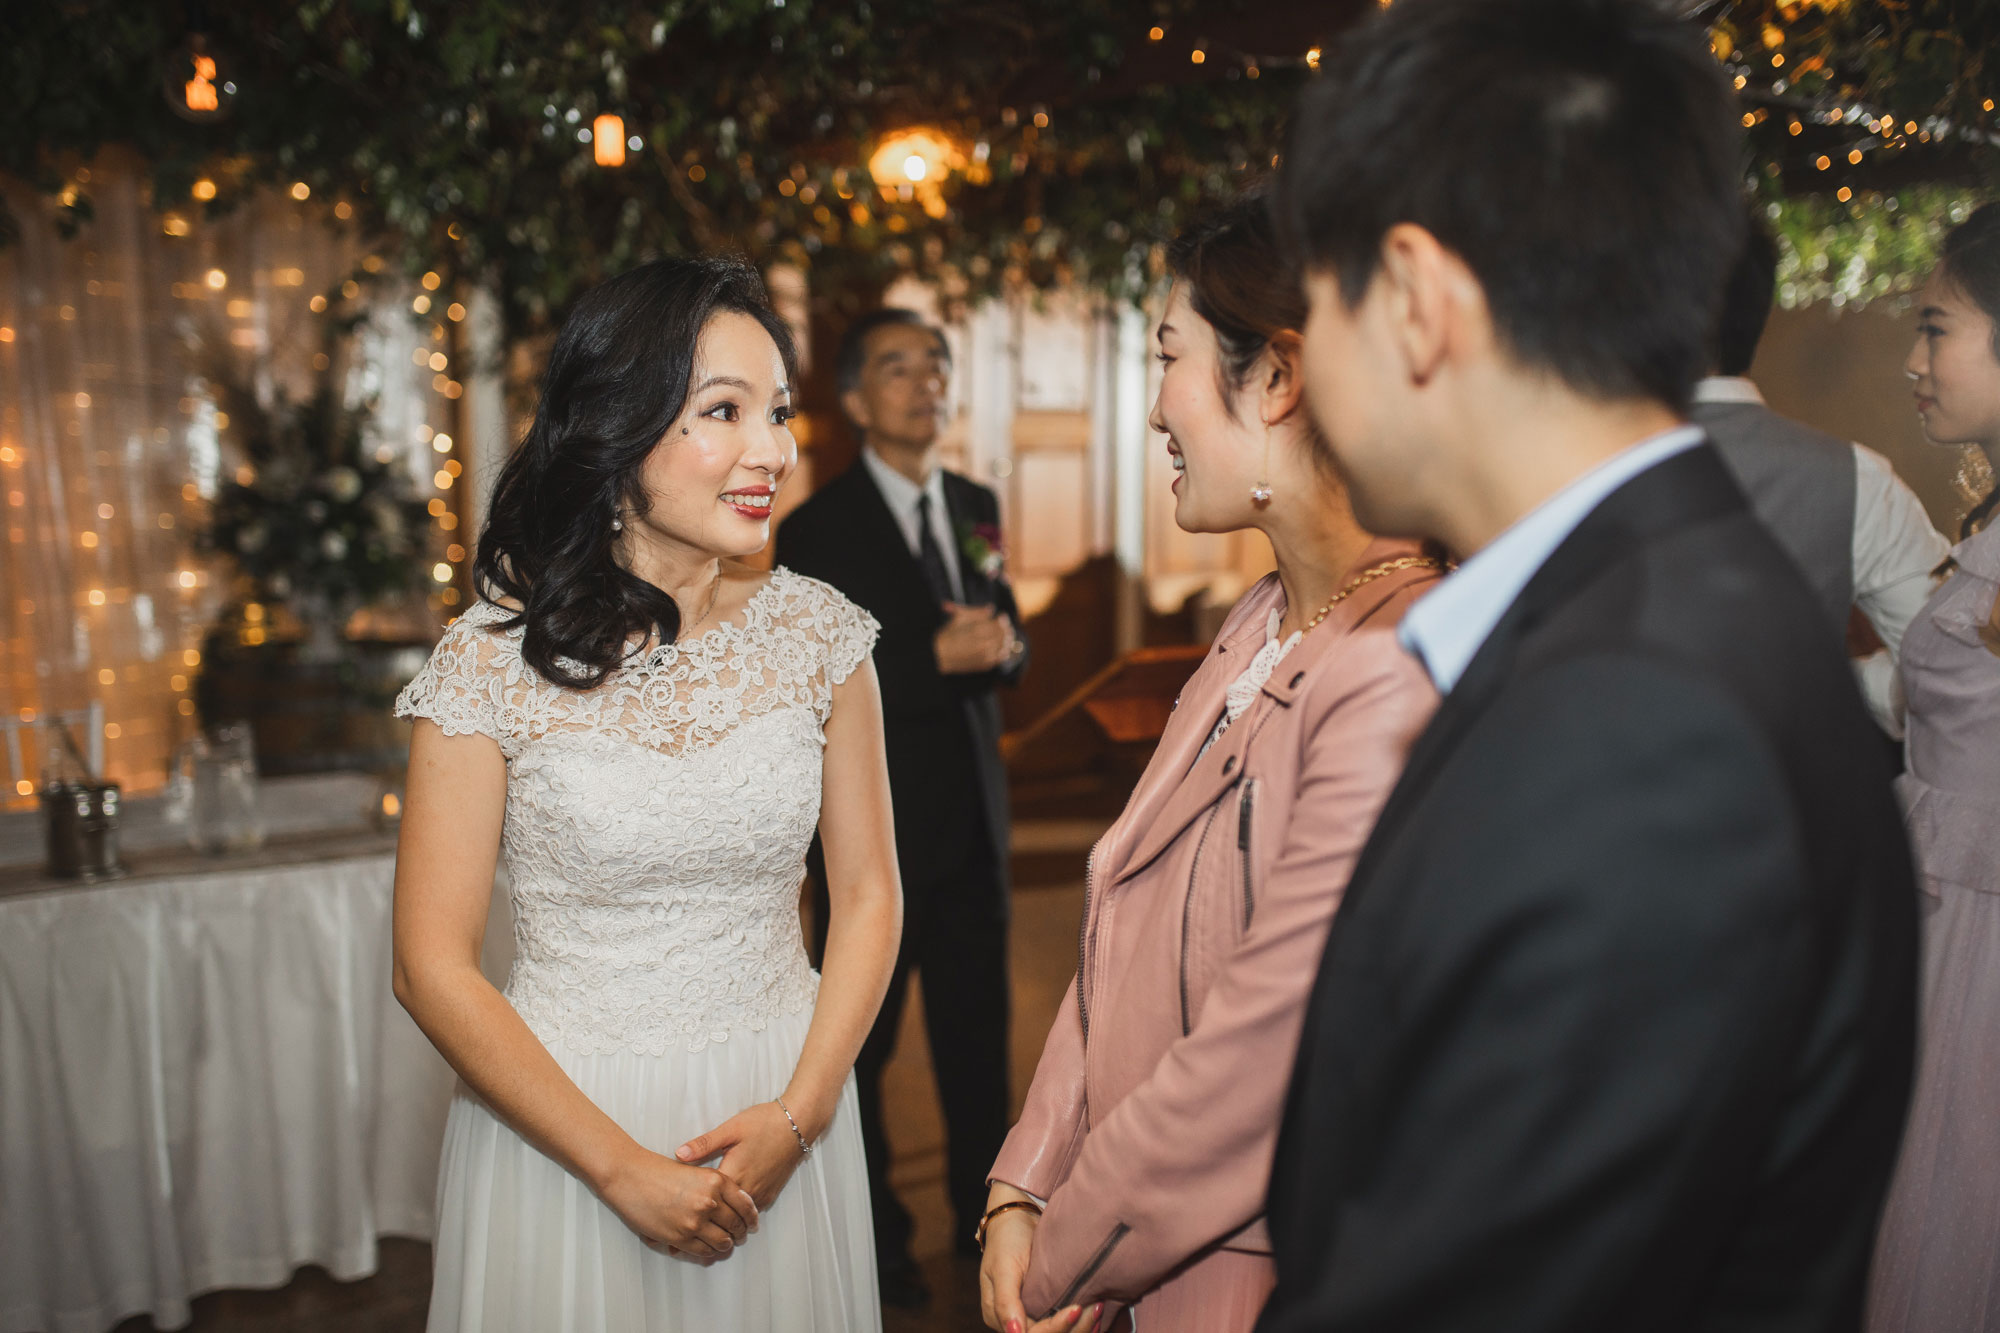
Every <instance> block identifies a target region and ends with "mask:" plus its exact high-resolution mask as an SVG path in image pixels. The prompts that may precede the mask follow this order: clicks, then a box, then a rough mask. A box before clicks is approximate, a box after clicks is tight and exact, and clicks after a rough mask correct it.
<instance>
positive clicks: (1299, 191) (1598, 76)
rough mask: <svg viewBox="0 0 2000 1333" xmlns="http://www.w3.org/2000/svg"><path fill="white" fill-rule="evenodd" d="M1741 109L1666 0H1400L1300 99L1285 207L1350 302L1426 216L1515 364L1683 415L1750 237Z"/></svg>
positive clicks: (1281, 200) (1305, 244)
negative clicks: (1470, 278) (1394, 240)
mask: <svg viewBox="0 0 2000 1333" xmlns="http://www.w3.org/2000/svg"><path fill="white" fill-rule="evenodd" d="M1738 114H1739V113H1738V111H1737V109H1736V104H1735V97H1734V94H1733V93H1732V91H1731V90H1730V87H1729V84H1728V83H1727V81H1726V80H1725V78H1724V77H1723V74H1722V71H1721V67H1720V65H1719V64H1718V63H1717V62H1716V60H1715V57H1714V56H1713V55H1712V54H1710V52H1709V49H1708V44H1707V42H1706V40H1705V39H1704V37H1703V34H1702V33H1701V31H1700V30H1699V29H1698V28H1697V27H1695V26H1694V25H1693V24H1692V23H1688V22H1684V21H1682V20H1680V19H1678V18H1676V17H1675V16H1674V15H1672V14H1671V13H1670V12H1669V11H1668V10H1666V9H1665V8H1664V7H1663V6H1662V5H1661V4H1659V3H1657V0H1398V3H1396V4H1395V5H1393V6H1391V7H1390V8H1388V9H1386V10H1384V11H1382V12H1381V13H1380V14H1379V15H1378V16H1376V17H1375V18H1373V19H1371V20H1370V21H1369V22H1367V23H1365V24H1364V25H1363V26H1362V27H1360V28H1359V29H1357V30H1356V31H1355V32H1354V33H1353V34H1352V35H1351V36H1350V37H1349V39H1348V41H1347V43H1346V44H1345V45H1344V46H1343V47H1342V48H1341V50H1340V51H1339V52H1338V53H1337V55H1336V57H1335V58H1334V59H1333V60H1332V61H1331V62H1330V63H1329V65H1328V67H1327V68H1326V69H1325V71H1324V72H1323V73H1322V74H1321V75H1320V77H1319V78H1318V79H1317V80H1316V81H1315V82H1314V85H1313V87H1312V88H1310V89H1309V90H1308V91H1307V93H1306V95H1305V97H1304V99H1303V100H1302V101H1301V104H1300V107H1299V111H1298V120H1297V123H1296V125H1295V126H1294V129H1293V131H1292V140H1291V144H1290V147H1289V150H1288V152H1287V153H1286V159H1285V166H1284V173H1283V177H1282V181H1281V188H1280V191H1279V194H1278V200H1277V208H1278V222H1279V226H1280V230H1281V232H1282V233H1283V234H1284V235H1285V236H1286V238H1287V241H1288V243H1289V244H1290V245H1291V246H1292V247H1293V248H1294V250H1295V252H1296V253H1297V255H1298V257H1299V259H1300V261H1301V263H1302V264H1303V266H1304V267H1306V268H1307V269H1308V270H1311V269H1329V268H1330V269H1331V270H1332V271H1333V272H1334V273H1335V275H1336V276H1337V277H1338V278H1339V280H1340V285H1341V291H1342V293H1343V295H1344V296H1345V298H1346V299H1347V301H1348V302H1349V303H1350V304H1352V303H1355V302H1358V301H1359V300H1360V299H1361V297H1362V296H1363V295H1364V294H1365V293H1366V291H1367V290H1368V286H1369V283H1370V281H1371V280H1372V279H1373V277H1374V275H1375V272H1376V269H1377V266H1378V264H1379V262H1380V257H1381V246H1382V239H1383V237H1384V236H1385V235H1386V234H1387V233H1388V231H1389V229H1390V228H1391V227H1393V226H1395V225H1396V224H1398V223H1401V222H1410V223H1414V224H1416V225H1418V226H1421V227H1423V228H1424V229H1425V230H1427V231H1429V232H1430V233H1431V234H1432V235H1433V236H1435V237H1436V238H1437V239H1438V241H1439V242H1440V243H1442V244H1443V245H1445V246H1446V247H1448V248H1449V249H1450V250H1452V251H1453V252H1454V253H1455V254H1457V255H1458V256H1459V257H1460V258H1461V259H1463V260H1464V261H1465V263H1466V264H1467V265H1468V266H1469V267H1470V268H1471V269H1472V271H1473V273H1474V274H1475V275H1477V277H1478V279H1479V281H1480V284H1481V285H1482V286H1483V287H1484V289H1485V293H1486V300H1487V304H1488V305H1489V307H1490V308H1491V309H1492V312H1493V318H1494V321H1495V324H1496V326H1497V327H1498V330H1499V333H1500V336H1501V337H1502V338H1504V339H1505V340H1506V342H1507V344H1508V346H1509V349H1510V351H1511V352H1512V353H1513V355H1515V356H1516V357H1518V358H1520V359H1521V360H1522V361H1523V362H1524V363H1526V364H1528V365H1530V366H1536V367H1541V368H1545V369H1547V370H1549V371H1552V372H1553V373H1555V374H1556V375H1557V376H1559V377H1560V378H1561V379H1562V380H1563V381H1564V382H1565V383H1566V384H1568V385H1569V386H1570V387H1571V388H1572V389H1574V390H1576V391H1577V392H1579V393H1584V394H1588V395H1590V396H1593V397H1600V398H1631V397H1647V398H1653V399H1656V400H1658V401H1660V402H1663V403H1666V404H1667V405H1669V406H1671V407H1673V408H1675V409H1677V410H1678V409H1680V408H1683V407H1685V406H1686V403H1687V400H1688V396H1689V394H1690V392H1691V390H1692V388H1693V386H1694V382H1695V381H1696V380H1698V379H1700V378H1701V377H1702V375H1703V374H1704V373H1706V371H1707V368H1708V362H1709V357H1710V353H1711V343H1712V340H1713V337H1714V332H1715V327H1716V313H1717V307H1718V305H1719V304H1720V302H1721V297H1722V285H1723V278H1724V275H1725V274H1726V273H1727V272H1728V270H1729V265H1730V264H1731V263H1732V262H1733V261H1734V260H1735V258H1736V255H1737V251H1738V249H1739V247H1740V246H1741V244H1742V230H1743V204H1742V193H1741V179H1742V175H1741V169H1742V161H1743V155H1742V151H1743V150H1742V140H1741V130H1740V127H1739V125H1738V124H1737V119H1736V118H1737V116H1738Z"/></svg>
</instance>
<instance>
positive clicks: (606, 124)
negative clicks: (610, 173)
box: [590, 111, 625, 167]
mask: <svg viewBox="0 0 2000 1333" xmlns="http://www.w3.org/2000/svg"><path fill="white" fill-rule="evenodd" d="M590 146H591V147H592V148H593V149H594V150H595V151H596V153H597V165H598V166H600V167H622V166H624V165H625V118H624V117H623V116H618V115H614V114H612V113H611V112H609V111H607V112H605V113H604V114H603V115H601V116H599V117H598V118H597V119H596V120H593V121H591V122H590Z"/></svg>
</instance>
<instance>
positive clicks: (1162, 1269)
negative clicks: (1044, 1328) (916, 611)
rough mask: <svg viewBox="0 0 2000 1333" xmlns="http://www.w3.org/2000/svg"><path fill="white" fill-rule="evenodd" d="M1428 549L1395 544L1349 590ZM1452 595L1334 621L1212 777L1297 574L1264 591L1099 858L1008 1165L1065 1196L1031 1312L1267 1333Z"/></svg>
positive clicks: (1283, 678)
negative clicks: (1293, 1194) (1417, 642)
mask: <svg viewBox="0 0 2000 1333" xmlns="http://www.w3.org/2000/svg"><path fill="white" fill-rule="evenodd" d="M1413 550H1414V548H1412V547H1411V546H1409V545H1408V544H1405V543H1392V542H1377V543H1375V544H1374V545H1373V546H1372V547H1371V548H1370V549H1369V550H1368V551H1367V552H1366V554H1365V555H1364V556H1363V558H1362V562H1361V564H1360V565H1358V566H1357V567H1356V570H1355V571H1354V572H1353V574H1350V575H1349V577H1350V578H1351V577H1353V576H1354V574H1358V573H1359V572H1360V570H1361V569H1365V568H1367V567H1368V566H1371V565H1374V564H1376V563H1378V562H1381V561H1384V560H1388V559H1392V558H1394V557H1396V556H1399V555H1408V554H1412V553H1413ZM1437 577H1438V576H1437V573H1436V572H1435V571H1432V570H1428V569H1421V568H1419V569H1412V570H1408V571H1403V572H1399V573H1395V574H1391V575H1389V576H1387V577H1384V578H1381V579H1379V580H1377V581H1376V582H1373V583H1371V584H1368V585H1367V586H1366V587H1364V588H1362V589H1360V590H1359V591H1357V592H1356V593H1354V594H1353V595H1352V596H1350V597H1349V598H1348V599H1347V600H1346V601H1345V602H1342V603H1341V604H1340V605H1338V606H1336V607H1335V608H1334V610H1333V612H1332V613H1331V614H1330V615H1329V616H1328V617H1327V619H1326V621H1325V623H1323V624H1322V625H1320V626H1319V628H1317V629H1315V630H1314V631H1312V632H1311V633H1309V634H1307V635H1306V636H1305V638H1304V639H1303V641H1301V642H1300V643H1299V644H1298V646H1297V647H1295V648H1293V649H1292V651H1291V653H1290V654H1288V655H1287V656H1286V657H1285V658H1284V659H1283V660H1282V661H1281V662H1279V663H1278V666H1277V669H1276V670H1275V671H1273V672H1272V674H1271V678H1270V681H1269V682H1268V683H1267V684H1266V685H1265V686H1264V688H1263V690H1262V691H1261V693H1260V694H1259V695H1258V697H1257V698H1256V699H1255V700H1253V701H1252V703H1251V704H1250V707H1249V708H1248V710H1247V711H1245V712H1244V713H1243V715H1242V716H1241V717H1239V718H1238V719H1237V720H1236V721H1235V722H1234V723H1233V724H1232V725H1231V726H1230V727H1229V729H1228V730H1227V731H1225V732H1224V733H1223V734H1222V737H1221V738H1220V739H1219V740H1217V741H1216V742H1215V744H1214V745H1213V746H1211V747H1210V748H1209V750H1208V752H1207V753H1206V754H1203V755H1202V756H1201V757H1200V758H1199V759H1197V758H1196V754H1197V752H1199V751H1200V749H1201V745H1202V742H1203V741H1204V740H1205V739H1207V737H1208V735H1209V733H1210V731H1211V730H1212V729H1213V728H1214V725H1215V723H1216V720H1217V719H1218V718H1219V717H1220V716H1221V714H1222V710H1223V702H1224V694H1225V691H1226V690H1227V689H1228V687H1229V685H1230V683H1231V682H1232V681H1234V680H1235V679H1236V678H1237V676H1238V675H1240V674H1241V673H1242V671H1243V668H1244V667H1245V666H1246V665H1248V664H1249V661H1250V659H1251V657H1252V656H1253V655H1254V654H1255V653H1256V651H1257V649H1258V648H1259V647H1260V646H1261V645H1262V644H1263V642H1264V633H1265V623H1266V619H1267V614H1268V612H1269V611H1270V610H1271V609H1272V608H1273V607H1281V606H1282V605H1283V602H1284V594H1283V592H1282V590H1281V589H1280V587H1279V585H1278V580H1277V577H1276V575H1272V576H1270V577H1269V578H1266V579H1265V580H1264V581H1262V582H1261V583H1259V584H1258V585H1257V586H1256V587H1255V588H1252V589H1251V590H1250V591H1249V592H1248V593H1247V594H1245V596H1244V597H1243V599H1242V601H1240V602H1239V603H1238V604H1237V606H1236V608H1235V610H1234V611H1232V612H1231V613H1230V616H1229V619H1228V621H1227V622H1225V623H1224V625H1223V627H1222V631H1221V632H1220V633H1219V634H1218V635H1217V636H1216V641H1215V645H1214V647H1213V648H1211V649H1210V651H1209V655H1208V657H1207V658H1205V659H1204V660H1203V662H1202V664H1201V666H1200V667H1199V668H1198V669H1197V670H1196V672H1195V674H1194V676H1193V678H1192V679H1190V680H1189V681H1188V683H1187V686H1186V687H1185V688H1184V689H1183V690H1182V692H1181V696H1180V699H1179V701H1178V703H1177V704H1176V705H1175V711H1174V715H1173V718H1172V719H1171V721H1170V722H1169V723H1168V725H1167V729H1166V733H1165V734H1164V735H1163V736H1162V737H1161V739H1160V745H1159V749H1158V750H1157V751H1156V752H1155V754H1154V756H1153V759H1152V762H1151V763H1150V764H1148V765H1147V767H1146V771H1145V773H1144V774H1143V775H1142V776H1141V778H1140V779H1139V784H1138V787H1137V789H1136V790H1134V792H1133V793H1132V798H1131V800H1130V801H1129V802H1128V803H1127V805H1126V807H1125V811H1124V813H1123V814H1122V815H1120V816H1119V819H1118V822H1117V823H1116V824H1114V825H1112V827H1111V829H1110V831H1108V832H1107V833H1106V834H1105V835H1104V837H1103V838H1102V839H1101V840H1100V841H1099V842H1098V844H1097V846H1096V848H1095V849H1094V850H1093V851H1092V853H1091V863H1090V870H1089V872H1088V875H1089V878H1088V883H1087V887H1086V891H1085V892H1086V897H1085V901H1084V917H1083V928H1082V933H1081V939H1080V950H1079V971H1078V974H1077V979H1076V980H1075V981H1074V982H1072V983H1071V985H1070V989H1069V993H1068V994H1067V995H1066V996H1065V997H1064V999H1063V1004H1062V1009H1061V1012H1060V1013H1059V1014H1058V1015H1057V1016H1056V1021H1055V1026H1054V1027H1053V1028H1052V1029H1051V1030H1050V1032H1049V1039H1048V1044H1047V1046H1046V1048H1045V1049H1044V1050H1043V1052H1042V1059H1041V1063H1040V1065H1038V1066H1037V1068H1036V1070H1035V1079H1034V1083H1033V1085H1032V1086H1031V1088H1030V1089H1029V1092H1028V1099H1027V1105H1026V1106H1025V1108H1024V1109H1023V1111H1022V1113H1021V1119H1020V1122H1019V1123H1018V1124H1016V1125H1015V1127H1014V1129H1013V1132H1012V1133H1011V1134H1009V1135H1008V1138H1007V1143H1006V1146H1005V1148H1004V1149H1003V1150H1002V1151H1001V1154H1000V1158H999V1160H998V1161H997V1162H996V1163H995V1164H994V1166H993V1171H992V1178H993V1179H995V1180H1001V1181H1005V1182H1007V1183H1008V1184H1011V1185H1014V1186H1016V1187H1018V1188H1020V1189H1024V1190H1027V1191H1028V1192H1029V1193H1031V1194H1034V1195H1036V1196H1038V1197H1041V1198H1044V1199H1047V1200H1048V1209H1047V1212H1046V1213H1045V1214H1044V1216H1043V1217H1042V1221H1041V1225H1040V1227H1039V1229H1038V1231H1037V1233H1036V1238H1035V1248H1034V1255H1033V1259H1032V1262H1031V1264H1030V1267H1029V1270H1028V1275H1027V1280H1026V1283H1025V1285H1024V1287H1023V1291H1022V1295H1023V1299H1024V1303H1025V1304H1026V1306H1027V1308H1028V1311H1029V1312H1030V1314H1032V1315H1034V1316H1036V1317H1038V1318H1039V1317H1044V1316H1046V1315H1047V1314H1048V1313H1050V1312H1052V1311H1054V1310H1056V1309H1059V1308H1061V1307H1063V1306H1066V1305H1069V1304H1073V1303H1082V1302H1091V1301H1097V1300H1104V1301H1106V1302H1108V1303H1110V1304H1112V1305H1121V1304H1125V1303H1129V1302H1132V1301H1135V1300H1137V1299H1138V1298H1139V1297H1141V1296H1146V1297H1147V1301H1146V1305H1145V1312H1146V1313H1145V1326H1146V1328H1147V1329H1148V1330H1149V1333H1151V1331H1153V1330H1158V1329H1169V1328H1188V1329H1202V1330H1204V1331H1205V1333H1214V1331H1217V1330H1225V1329H1228V1328H1231V1327H1242V1328H1248V1327H1249V1324H1250V1322H1252V1321H1254V1318H1255V1315H1256V1311H1257V1309H1258V1307H1259V1306H1260V1305H1261V1304H1262V1302H1263V1299H1264V1296H1265V1295H1266V1294H1267V1293H1268V1291H1269V1287H1270V1282H1271V1275H1270V1260H1269V1257H1268V1256H1269V1251H1270V1246H1269V1243H1268V1241H1267V1240H1266V1238H1265V1233H1264V1224H1263V1221H1262V1213H1263V1211H1264V1197H1265V1190H1266V1187H1267V1185H1268V1183H1269V1176H1270V1169H1271V1159H1272V1155H1273V1152H1274V1150H1275V1147H1276V1142H1277V1133H1278V1119H1279V1114H1280V1111H1281V1109H1282V1103H1283V1099H1284V1093H1285V1087H1286V1084H1287V1082H1288V1080H1289V1079H1290V1076H1291V1068H1292V1060H1293V1057H1294V1055H1295V1053H1296V1048H1297V1044H1298V1038H1299V1029H1300V1026H1301V1024H1302V1022H1303V1015H1304V1011H1305V1004H1306V999H1307V992H1308V990H1309V989H1310V988H1311V986H1312V980H1313V976H1314V973H1315V972H1316V970H1317V968H1318V966H1319V959H1320V954H1321V950H1322V946H1323V945H1324V943H1325V939H1326V931H1327V926H1328V923H1329V922H1330V921H1331V919H1332V917H1333V913H1334V909H1335V908H1336V907H1337V906H1338V905H1339V903H1340V897H1341V894H1342V892H1344V891H1345V889H1346V887H1347V880H1348V875H1349V873H1350V872H1351V871H1352V869H1353V866H1354V860H1355V857H1356V855H1357V854H1358V853H1359V852H1360V850H1361V846H1362V844H1363V842H1365V841H1366V839H1367V837H1368V833H1369V830H1370V829H1371V828H1372V827H1373V826H1374V823H1375V818H1376V815H1377V814H1378V813H1379V812H1380V810H1381V807H1382V804H1383V802H1384V801H1385V800H1386V799H1387V798H1388V794H1389V790H1390V788H1391V787H1392V786H1393V785H1394V784H1395V781H1396V778H1397V776H1398V775H1399V774H1400V773H1401V771H1402V767H1403V761H1404V759H1405V757H1406V755H1407V753H1408V750H1409V747H1410V745H1411V744H1412V743H1413V742H1414V741H1415V739H1416V737H1417V734H1418V732H1419V731H1420V730H1422V728H1423V726H1424V724H1425V723H1426V722H1427V721H1428V720H1429V719H1430V715H1431V713H1432V712H1433V710H1434V709H1435V708H1436V706H1437V694H1436V692H1435V691H1434V690H1433V689H1432V687H1431V683H1430V680H1429V678H1428V677H1427V676H1426V675H1425V673H1424V670H1423V668H1422V666H1421V665H1420V664H1419V663H1418V662H1417V661H1416V660H1415V659H1414V658H1412V657H1411V656H1410V655H1409V654H1407V653H1405V652H1404V651H1403V649H1402V648H1401V646H1400V645H1398V643H1397V642H1396V626H1397V623H1398V622H1399V621H1400V619H1401V618H1402V614H1403V612H1404V611H1405V610H1406V609H1407V608H1408V606H1409V604H1410V603H1411V602H1413V601H1414V600H1415V599H1416V598H1417V597H1418V596H1419V595H1420V594H1421V593H1422V592H1423V591H1425V590H1426V589H1427V588H1428V586H1429V585H1430V584H1431V583H1432V582H1434V581H1435V580H1436V578H1437ZM1149 1293H1150V1294H1149Z"/></svg>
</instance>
